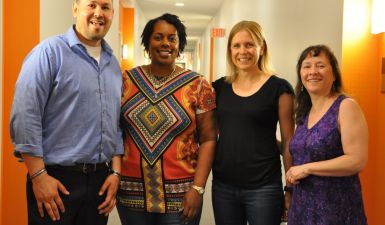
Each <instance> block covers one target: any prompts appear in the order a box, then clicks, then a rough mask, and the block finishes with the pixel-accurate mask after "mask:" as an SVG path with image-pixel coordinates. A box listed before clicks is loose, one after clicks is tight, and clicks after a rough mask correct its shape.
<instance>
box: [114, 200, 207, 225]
mask: <svg viewBox="0 0 385 225" xmlns="http://www.w3.org/2000/svg"><path fill="white" fill-rule="evenodd" d="M116 207H117V209H118V213H119V218H120V221H121V222H122V225H199V221H200V219H201V213H202V212H201V211H200V212H199V214H197V215H196V216H195V218H194V219H193V220H190V221H184V220H183V219H182V213H149V212H142V211H134V210H132V209H130V208H127V207H125V206H122V205H121V204H119V203H117V204H116Z"/></svg>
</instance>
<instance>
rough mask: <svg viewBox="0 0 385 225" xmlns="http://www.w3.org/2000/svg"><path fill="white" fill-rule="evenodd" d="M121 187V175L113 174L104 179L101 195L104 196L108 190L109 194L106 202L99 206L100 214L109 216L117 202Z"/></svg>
mask: <svg viewBox="0 0 385 225" xmlns="http://www.w3.org/2000/svg"><path fill="white" fill-rule="evenodd" d="M118 188H119V177H118V176H116V175H114V174H111V175H109V176H108V177H107V179H106V180H105V181H104V184H103V186H102V187H101V188H100V191H99V195H100V196H102V195H103V194H104V192H106V191H107V196H106V199H105V200H104V202H102V204H100V205H99V206H98V210H99V214H104V215H105V216H108V214H110V212H111V211H112V210H113V209H114V207H115V204H116V192H117V191H118Z"/></svg>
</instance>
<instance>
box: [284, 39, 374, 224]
mask: <svg viewBox="0 0 385 225" xmlns="http://www.w3.org/2000/svg"><path fill="white" fill-rule="evenodd" d="M297 76H298V83H297V86H296V95H297V98H296V122H297V128H296V131H295V133H294V136H293V138H292V140H291V143H290V152H291V154H292V156H293V167H291V168H290V170H289V171H288V172H287V173H286V179H287V182H288V183H291V184H293V185H294V191H293V196H292V201H291V206H290V209H289V221H288V223H289V225H353V224H354V225H365V224H367V221H366V216H365V210H364V206H363V202H362V194H361V186H360V181H359V177H358V173H359V172H360V171H361V170H362V169H363V168H364V166H365V164H366V162H367V152H368V129H367V125H366V121H365V118H364V115H363V113H362V112H361V109H360V107H359V105H358V104H357V102H356V101H354V100H353V99H351V98H349V97H347V96H345V95H344V94H343V93H342V91H341V90H342V81H341V72H340V70H339V67H338V62H337V59H336V57H335V56H334V54H333V52H332V51H331V50H330V49H329V48H328V47H326V46H324V45H316V46H310V47H308V48H306V49H305V50H304V51H303V52H302V54H301V56H300V58H299V60H298V64H297Z"/></svg>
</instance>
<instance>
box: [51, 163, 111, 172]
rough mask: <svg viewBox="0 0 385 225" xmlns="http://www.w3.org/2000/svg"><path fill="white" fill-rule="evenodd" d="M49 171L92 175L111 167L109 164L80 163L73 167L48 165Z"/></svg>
mask: <svg viewBox="0 0 385 225" xmlns="http://www.w3.org/2000/svg"><path fill="white" fill-rule="evenodd" d="M46 168H47V169H60V170H66V171H78V172H82V173H92V172H96V171H99V170H105V169H109V168H110V165H109V163H108V162H104V163H78V164H75V165H73V166H62V165H46Z"/></svg>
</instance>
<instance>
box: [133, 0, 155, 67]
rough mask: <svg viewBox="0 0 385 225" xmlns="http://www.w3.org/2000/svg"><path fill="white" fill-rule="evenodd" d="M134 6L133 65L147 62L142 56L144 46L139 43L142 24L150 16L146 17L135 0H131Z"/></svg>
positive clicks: (144, 23)
mask: <svg viewBox="0 0 385 225" xmlns="http://www.w3.org/2000/svg"><path fill="white" fill-rule="evenodd" d="M132 4H133V7H134V13H135V18H134V33H135V37H134V67H135V66H140V65H144V64H148V63H149V60H148V59H147V58H145V57H144V47H143V46H142V45H141V42H142V39H141V37H140V36H141V35H142V31H143V29H144V26H146V23H147V21H148V20H149V19H152V18H146V17H145V15H144V14H143V11H142V9H141V8H140V7H139V5H138V3H137V1H133V2H132Z"/></svg>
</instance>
